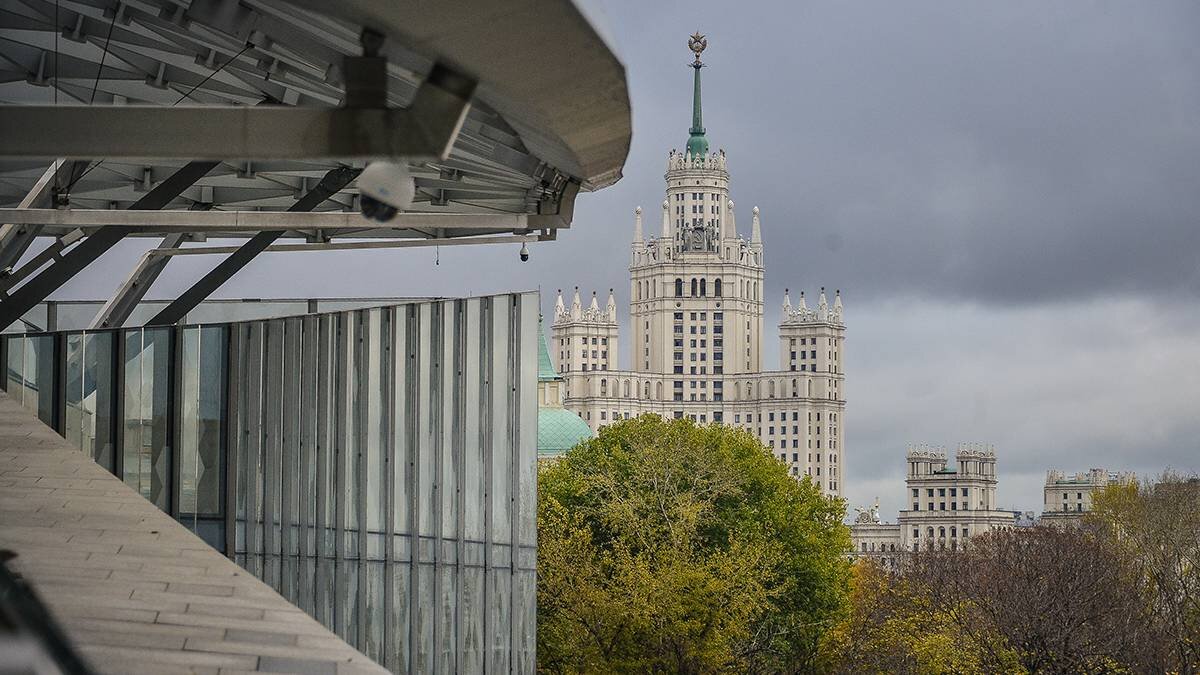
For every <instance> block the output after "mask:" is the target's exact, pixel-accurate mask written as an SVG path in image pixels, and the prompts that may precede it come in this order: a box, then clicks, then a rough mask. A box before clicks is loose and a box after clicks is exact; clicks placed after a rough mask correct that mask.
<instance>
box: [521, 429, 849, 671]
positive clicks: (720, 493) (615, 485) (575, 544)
mask: <svg viewBox="0 0 1200 675" xmlns="http://www.w3.org/2000/svg"><path fill="white" fill-rule="evenodd" d="M538 490H539V498H538V660H539V667H540V668H541V669H542V670H543V671H548V672H646V671H650V672H680V673H704V672H719V671H737V672H801V671H806V670H811V669H812V668H813V667H815V661H814V659H815V656H816V654H817V647H818V644H819V642H820V640H821V638H822V635H823V634H824V633H825V632H826V631H827V630H828V628H829V627H830V626H831V625H832V624H833V622H834V620H835V618H836V615H837V613H838V612H839V611H840V610H841V607H842V605H843V603H844V601H845V597H846V594H847V592H848V581H849V565H848V563H847V562H846V561H845V553H846V551H847V550H848V548H849V531H848V529H847V528H846V527H845V526H844V525H843V524H842V522H841V521H842V518H843V516H844V512H845V511H844V506H843V504H842V503H841V501H840V500H835V499H829V498H826V497H824V496H822V494H821V491H820V490H819V488H818V487H817V486H816V485H814V484H813V483H812V482H811V481H809V480H808V479H804V480H802V481H797V480H795V479H793V478H792V477H790V476H789V475H788V473H787V471H786V469H785V467H784V466H783V464H782V463H780V462H778V461H777V460H776V459H775V458H774V457H773V456H772V455H771V454H770V453H769V452H768V451H767V450H766V449H764V448H763V447H762V445H761V444H760V443H759V442H758V440H757V439H755V438H754V437H753V436H751V435H750V434H749V433H746V432H744V431H741V430H738V429H733V428H729V427H723V426H720V425H711V426H704V427H701V426H697V425H695V424H694V423H692V422H689V421H685V420H676V421H673V422H666V421H663V420H662V419H661V418H659V417H657V416H654V415H644V416H642V417H639V418H637V419H634V420H627V421H623V422H619V423H616V424H613V425H610V426H607V427H605V428H604V429H603V430H601V432H600V435H599V437H598V438H595V439H591V440H589V441H586V442H584V443H582V444H580V445H579V446H577V447H575V448H574V449H572V450H571V451H569V452H568V453H566V455H565V456H564V457H562V458H561V459H559V460H557V461H555V462H553V463H550V464H547V465H545V466H543V467H541V469H540V471H539V477H538Z"/></svg>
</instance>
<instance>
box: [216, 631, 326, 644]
mask: <svg viewBox="0 0 1200 675" xmlns="http://www.w3.org/2000/svg"><path fill="white" fill-rule="evenodd" d="M298 639H299V638H298V636H297V635H296V634H295V633H268V632H265V631H260V630H246V629H244V628H228V629H226V630H225V641H226V642H249V643H252V644H264V645H296V644H298V642H297V641H298ZM305 646H310V647H311V646H315V645H311V644H310V645H305Z"/></svg>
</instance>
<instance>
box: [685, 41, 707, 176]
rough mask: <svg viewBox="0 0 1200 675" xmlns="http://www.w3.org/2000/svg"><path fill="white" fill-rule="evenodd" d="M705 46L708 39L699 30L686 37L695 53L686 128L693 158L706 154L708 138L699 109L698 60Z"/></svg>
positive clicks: (688, 146)
mask: <svg viewBox="0 0 1200 675" xmlns="http://www.w3.org/2000/svg"><path fill="white" fill-rule="evenodd" d="M705 47H708V40H707V39H705V37H704V36H703V35H701V34H700V31H696V32H695V33H694V34H693V35H692V36H691V37H689V38H688V49H691V50H692V53H693V54H695V55H696V60H695V61H693V62H692V64H691V66H692V70H693V75H692V128H691V129H688V142H687V154H689V155H691V156H692V157H694V158H702V157H704V156H706V155H707V154H708V139H707V138H705V137H704V115H703V113H702V112H701V109H700V69H701V68H703V67H704V64H703V63H701V62H700V52H703V51H704V49H705Z"/></svg>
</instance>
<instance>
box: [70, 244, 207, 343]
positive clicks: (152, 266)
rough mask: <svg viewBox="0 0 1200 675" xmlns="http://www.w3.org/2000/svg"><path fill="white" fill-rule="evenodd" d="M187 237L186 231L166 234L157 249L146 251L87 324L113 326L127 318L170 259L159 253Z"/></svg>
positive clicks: (118, 324)
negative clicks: (184, 232) (90, 322)
mask: <svg viewBox="0 0 1200 675" xmlns="http://www.w3.org/2000/svg"><path fill="white" fill-rule="evenodd" d="M186 239H187V234H183V233H180V234H168V235H167V236H166V237H164V238H163V240H162V243H161V244H159V245H158V248H157V249H151V250H149V251H146V253H145V254H143V255H142V257H141V258H140V259H139V260H138V264H137V266H135V267H134V268H133V271H132V272H130V273H129V276H128V277H126V278H125V282H124V283H122V284H121V286H120V288H118V289H117V292H116V293H113V296H112V297H111V298H109V299H108V302H106V303H104V307H101V308H100V311H99V312H97V313H96V317H95V318H94V319H92V324H91V325H90V326H88V328H91V329H96V328H113V327H120V326H122V325H124V324H125V320H126V319H128V318H129V315H130V314H131V313H132V312H133V310H134V308H135V307H137V304H138V303H139V302H141V301H142V298H144V297H146V292H147V291H149V290H150V286H151V285H153V284H154V280H155V279H157V278H158V276H159V275H160V274H162V271H163V269H165V268H166V266H167V263H168V262H169V261H170V260H171V257H170V256H166V255H161V254H159V253H160V252H161V251H164V250H176V249H178V247H179V245H180V244H182V243H183V242H184V240H186ZM179 250H186V249H179Z"/></svg>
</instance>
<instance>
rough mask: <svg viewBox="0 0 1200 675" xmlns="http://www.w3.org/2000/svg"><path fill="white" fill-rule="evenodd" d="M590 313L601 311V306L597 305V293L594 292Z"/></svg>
mask: <svg viewBox="0 0 1200 675" xmlns="http://www.w3.org/2000/svg"><path fill="white" fill-rule="evenodd" d="M588 311H589V312H592V313H596V312H599V311H600V305H597V304H596V291H592V304H590V305H588Z"/></svg>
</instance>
